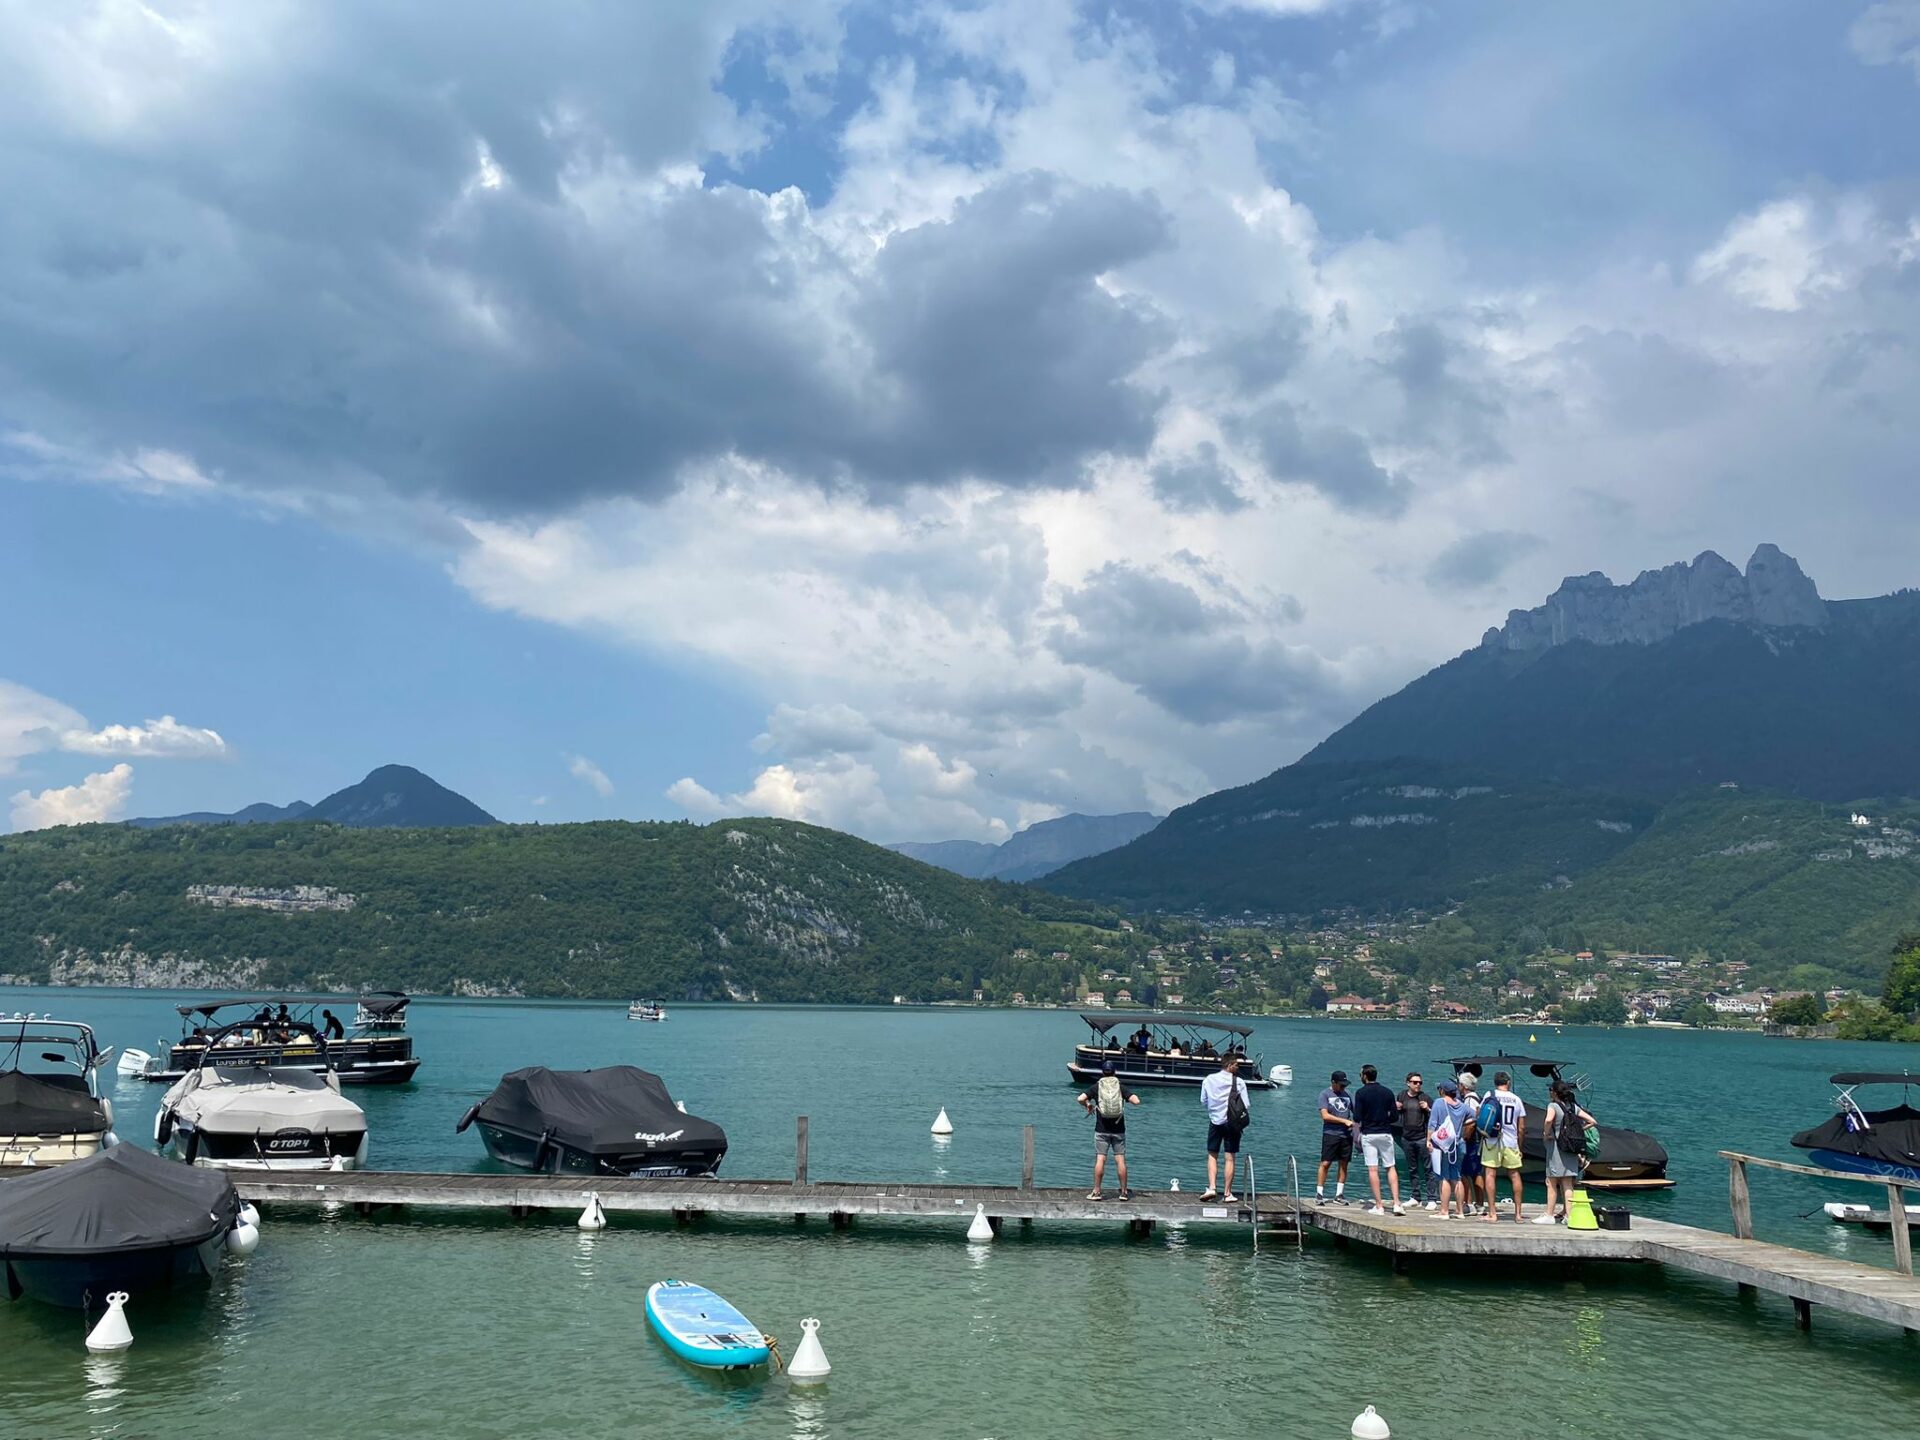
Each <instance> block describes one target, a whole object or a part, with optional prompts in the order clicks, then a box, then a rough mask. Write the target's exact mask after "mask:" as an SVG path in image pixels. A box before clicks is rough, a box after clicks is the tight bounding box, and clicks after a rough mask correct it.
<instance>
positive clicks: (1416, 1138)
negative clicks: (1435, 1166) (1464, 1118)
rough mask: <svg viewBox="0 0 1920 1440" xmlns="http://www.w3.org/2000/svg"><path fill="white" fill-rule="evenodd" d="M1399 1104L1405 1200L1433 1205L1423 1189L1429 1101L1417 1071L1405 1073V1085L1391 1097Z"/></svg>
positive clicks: (1430, 1101) (1431, 1109)
mask: <svg viewBox="0 0 1920 1440" xmlns="http://www.w3.org/2000/svg"><path fill="white" fill-rule="evenodd" d="M1394 1098H1395V1100H1396V1102H1397V1103H1398V1105H1399V1108H1400V1148H1401V1149H1403V1150H1405V1151H1406V1152H1407V1203H1408V1204H1410V1205H1422V1204H1424V1207H1425V1208H1426V1209H1428V1210H1431V1209H1433V1207H1434V1202H1433V1200H1432V1199H1430V1198H1429V1196H1428V1191H1427V1121H1428V1119H1429V1117H1430V1116H1431V1115H1432V1114H1433V1101H1432V1100H1431V1099H1429V1098H1428V1096H1427V1094H1426V1082H1425V1081H1423V1080H1422V1079H1421V1078H1420V1072H1419V1071H1418V1070H1416V1071H1414V1072H1413V1073H1412V1074H1411V1075H1409V1076H1407V1088H1406V1089H1404V1090H1402V1091H1401V1092H1400V1093H1399V1094H1398V1095H1397V1096H1395V1097H1394Z"/></svg>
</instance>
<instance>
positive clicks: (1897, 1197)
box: [1887, 1185, 1913, 1275]
mask: <svg viewBox="0 0 1920 1440" xmlns="http://www.w3.org/2000/svg"><path fill="white" fill-rule="evenodd" d="M1887 1220H1888V1222H1889V1223H1890V1224H1891V1225H1892V1227H1893V1268H1894V1269H1896V1270H1898V1271H1899V1272H1900V1273H1901V1274H1902V1275H1911V1274H1913V1237H1912V1236H1911V1235H1909V1234H1908V1233H1907V1192H1906V1190H1905V1188H1904V1187H1902V1186H1899V1185H1888V1186H1887Z"/></svg>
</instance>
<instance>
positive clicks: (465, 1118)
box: [453, 1100, 486, 1135]
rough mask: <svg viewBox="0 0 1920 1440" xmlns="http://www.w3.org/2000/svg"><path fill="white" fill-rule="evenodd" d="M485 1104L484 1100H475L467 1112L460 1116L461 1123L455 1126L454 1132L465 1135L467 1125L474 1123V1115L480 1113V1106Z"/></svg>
mask: <svg viewBox="0 0 1920 1440" xmlns="http://www.w3.org/2000/svg"><path fill="white" fill-rule="evenodd" d="M484 1104H486V1101H484V1100H476V1101H474V1102H473V1104H472V1105H471V1106H470V1107H469V1108H468V1110H467V1113H466V1114H464V1115H462V1116H461V1117H460V1123H459V1124H458V1125H456V1126H454V1127H453V1133H454V1134H456V1135H464V1134H465V1133H466V1129H467V1127H468V1126H469V1125H471V1124H473V1117H474V1116H476V1115H478V1114H479V1113H480V1107H481V1106H482V1105H484Z"/></svg>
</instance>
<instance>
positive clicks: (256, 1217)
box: [240, 1200, 260, 1230]
mask: <svg viewBox="0 0 1920 1440" xmlns="http://www.w3.org/2000/svg"><path fill="white" fill-rule="evenodd" d="M240 1223H241V1224H242V1225H251V1226H253V1228H254V1229H256V1230H258V1229H259V1228H260V1212H259V1211H258V1210H256V1209H255V1208H254V1206H253V1202H252V1201H251V1200H242V1201H241V1202H240Z"/></svg>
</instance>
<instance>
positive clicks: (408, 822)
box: [126, 765, 500, 830]
mask: <svg viewBox="0 0 1920 1440" xmlns="http://www.w3.org/2000/svg"><path fill="white" fill-rule="evenodd" d="M286 820H320V821H326V822H328V823H330V824H334V825H352V826H355V827H356V828H365V829H381V828H385V829H429V828H435V827H440V826H447V825H498V824H499V823H500V822H499V821H498V820H496V819H494V818H493V816H491V815H489V814H488V813H487V812H486V811H484V810H482V809H481V808H480V807H479V806H478V805H476V804H474V803H473V802H472V801H471V800H469V799H467V797H466V796H464V795H460V794H456V793H455V792H454V791H452V790H449V789H447V787H446V786H444V785H442V784H440V783H439V782H438V781H437V780H434V779H433V778H432V777H431V776H428V775H423V774H421V773H420V771H418V770H415V769H414V768H413V767H412V766H410V765H382V766H380V767H379V768H378V769H377V770H373V771H370V772H368V774H367V778H366V779H364V780H362V781H360V782H359V783H358V784H356V785H348V786H347V787H345V788H344V789H341V790H336V791H334V792H333V793H332V794H331V795H329V796H327V797H326V799H324V800H322V801H320V803H319V804H317V805H309V804H307V802H306V801H304V800H295V801H293V802H291V803H290V804H286V805H270V804H267V803H265V802H262V803H260V804H256V805H249V806H247V807H246V808H245V809H244V810H235V811H233V812H231V813H229V814H219V813H216V812H214V811H211V810H195V811H193V812H191V813H189V814H186V815H156V816H144V817H142V818H140V819H138V820H129V821H127V822H126V823H127V824H129V825H132V826H135V827H137V828H139V829H142V830H151V829H155V828H157V827H159V826H162V825H271V824H276V823H279V822H281V821H286Z"/></svg>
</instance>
